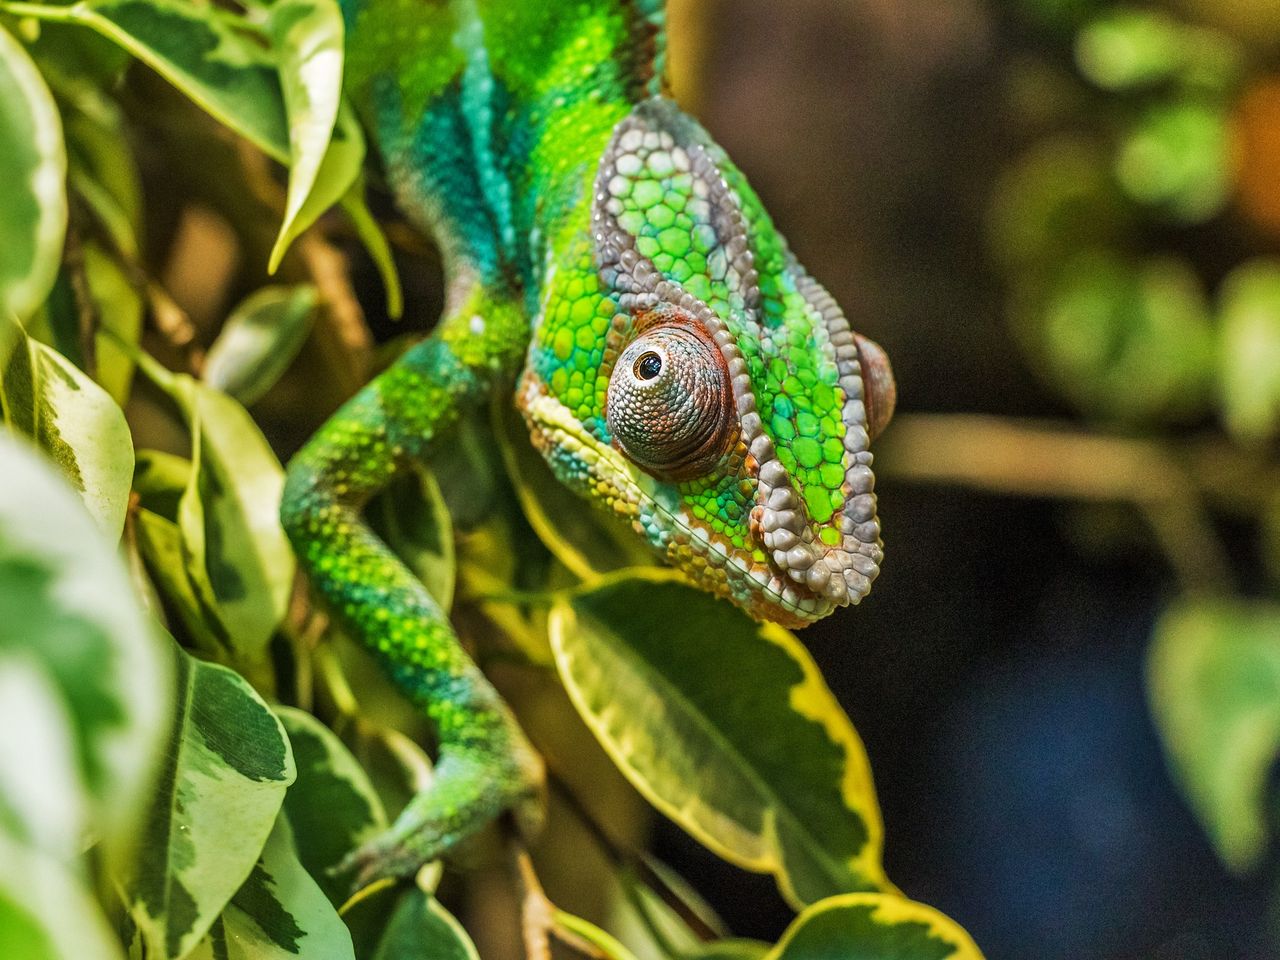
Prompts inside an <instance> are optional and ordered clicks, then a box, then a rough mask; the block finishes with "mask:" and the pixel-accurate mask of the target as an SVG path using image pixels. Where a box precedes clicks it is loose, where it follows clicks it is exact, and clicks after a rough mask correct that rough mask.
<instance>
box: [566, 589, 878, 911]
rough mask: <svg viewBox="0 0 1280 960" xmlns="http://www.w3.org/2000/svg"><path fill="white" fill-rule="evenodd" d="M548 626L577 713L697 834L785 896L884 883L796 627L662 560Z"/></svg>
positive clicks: (857, 785) (845, 727) (858, 750)
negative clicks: (773, 881) (763, 620)
mask: <svg viewBox="0 0 1280 960" xmlns="http://www.w3.org/2000/svg"><path fill="white" fill-rule="evenodd" d="M549 629H550V634H551V644H552V648H553V650H554V652H555V658H556V666H557V667H558V668H559V671H560V676H561V679H562V680H563V681H564V684H565V687H566V688H567V689H568V691H569V695H570V697H571V698H572V700H573V703H574V706H576V707H577V709H578V712H579V713H580V714H581V715H582V717H583V719H584V720H585V721H586V722H587V725H588V726H589V727H590V728H591V730H592V732H593V733H594V734H595V735H596V737H597V739H599V740H600V742H601V744H602V745H603V746H604V748H605V749H606V750H607V751H608V752H609V755H610V756H611V757H612V758H613V760H614V762H615V763H616V764H618V766H619V768H620V769H621V770H622V772H623V773H624V774H625V775H626V776H627V778H628V779H629V780H630V781H631V782H632V783H633V784H634V785H635V786H636V788H637V789H638V790H640V792H641V793H643V794H644V796H645V797H646V798H647V799H648V800H649V801H650V802H651V803H653V804H654V806H656V807H657V808H658V809H659V810H660V811H662V812H663V813H664V814H666V815H667V816H669V817H671V818H672V819H673V820H675V821H676V823H678V824H680V826H682V827H683V828H684V829H685V830H687V831H689V833H690V834H692V835H693V836H694V837H695V838H696V839H698V840H699V841H701V842H702V843H704V844H705V845H706V846H707V847H709V848H710V849H711V850H713V851H715V852H716V853H717V854H719V855H720V856H722V857H724V858H725V859H727V860H729V861H731V862H733V863H736V864H738V865H739V866H742V867H744V868H746V869H749V870H755V871H759V872H766V871H767V872H771V873H773V874H775V875H776V877H777V879H778V883H779V886H780V887H781V889H782V892H783V894H784V895H785V896H786V897H787V898H788V899H789V900H790V901H792V902H793V903H801V904H803V903H811V902H813V901H814V900H817V899H819V898H821V897H823V896H827V895H829V894H831V893H833V892H841V891H850V890H867V889H876V888H881V887H884V886H886V885H887V883H888V881H887V880H886V879H885V877H884V872H883V869H882V868H881V865H880V849H881V836H882V828H881V824H880V812H879V809H878V807H877V805H876V799H875V793H874V789H873V787H872V785H871V772H870V769H869V767H868V764H867V758H866V755H865V754H864V752H863V748H862V744H861V742H860V741H859V739H858V735H857V733H856V732H855V731H854V729H853V727H852V725H851V724H850V723H849V720H848V717H846V716H845V714H844V711H843V710H841V709H840V705H839V704H838V703H837V702H836V700H835V698H834V697H833V696H832V695H831V692H830V690H828V689H827V687H826V684H825V683H823V680H822V676H821V674H820V673H819V672H818V669H817V667H816V666H815V665H814V663H813V660H812V659H811V658H810V657H809V655H808V653H807V652H806V651H805V649H804V647H803V646H802V645H801V644H800V642H799V641H798V640H796V639H795V637H794V636H792V635H791V634H790V633H788V632H787V631H786V630H783V629H782V628H780V627H778V626H776V625H773V624H763V625H762V624H757V623H753V622H752V621H751V620H749V619H748V618H747V617H746V615H745V614H743V613H741V612H739V611H737V610H736V609H734V608H732V607H730V606H728V605H727V604H725V603H722V602H720V601H718V600H716V599H714V598H712V597H710V596H708V595H706V594H704V593H701V592H699V591H697V590H694V589H693V588H692V587H689V586H687V585H686V584H685V583H683V582H682V581H681V580H680V578H679V577H678V576H677V575H676V574H674V573H672V572H669V571H653V572H649V573H646V574H636V573H630V574H618V575H614V576H611V577H607V578H604V579H603V580H600V581H597V582H596V583H595V584H594V585H592V586H591V587H590V588H584V589H583V590H581V591H578V592H575V593H574V594H571V595H570V597H569V599H567V600H564V601H561V602H560V603H558V604H556V606H555V607H554V608H553V609H552V612H551V619H550V624H549ZM726 663H731V664H733V669H732V670H726V669H725V666H724V665H725V664H726Z"/></svg>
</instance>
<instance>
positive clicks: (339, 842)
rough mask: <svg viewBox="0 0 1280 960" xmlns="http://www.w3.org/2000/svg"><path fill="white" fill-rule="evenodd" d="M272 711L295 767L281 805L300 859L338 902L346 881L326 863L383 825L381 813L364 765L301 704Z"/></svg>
mask: <svg viewBox="0 0 1280 960" xmlns="http://www.w3.org/2000/svg"><path fill="white" fill-rule="evenodd" d="M276 716H277V717H279V718H280V722H281V723H282V724H284V729H285V732H286V733H288V735H289V743H290V744H291V745H292V747H293V758H294V763H295V764H296V765H297V768H298V779H297V780H296V781H294V784H293V786H292V787H290V788H289V792H288V793H287V794H286V795H285V799H284V809H285V813H286V815H287V816H288V818H289V825H290V826H291V827H292V828H293V834H294V837H295V838H296V839H297V841H298V853H299V856H300V858H301V860H302V865H303V866H305V867H306V868H307V871H308V872H309V873H310V874H311V876H312V877H314V878H315V881H316V883H318V884H319V885H320V888H321V889H322V890H323V891H324V893H325V895H326V896H327V897H328V898H329V900H330V902H331V903H333V905H334V906H335V907H336V906H341V905H342V903H343V902H344V901H345V900H346V899H347V896H348V895H349V894H350V892H351V889H350V883H349V881H348V880H347V879H346V878H343V877H338V876H335V875H333V874H331V873H330V872H329V871H330V869H331V868H332V867H336V866H337V865H338V863H339V862H341V861H342V859H343V857H345V856H346V855H347V854H348V853H350V852H351V851H352V850H353V849H355V848H356V847H358V846H359V845H360V844H362V843H363V842H364V841H366V840H368V839H370V838H371V837H372V836H374V835H375V834H377V833H378V832H380V831H381V830H383V829H385V828H386V826H387V815H386V813H385V812H384V811H383V809H382V801H381V800H380V799H379V798H378V794H377V793H376V792H375V791H374V789H373V785H372V784H371V783H370V782H369V777H368V775H367V774H366V773H365V772H364V768H362V767H361V766H360V764H358V763H357V762H356V759H355V757H353V756H352V755H351V752H350V751H349V750H347V748H346V747H345V746H343V744H342V741H341V740H339V739H338V737H337V735H336V734H334V733H333V732H332V731H331V730H330V729H329V728H328V727H326V726H325V725H324V724H322V723H321V722H320V721H319V720H317V719H316V718H315V717H313V716H311V715H310V714H309V713H304V712H303V711H301V710H295V709H293V708H291V707H277V708H276Z"/></svg>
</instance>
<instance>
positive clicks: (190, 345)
mask: <svg viewBox="0 0 1280 960" xmlns="http://www.w3.org/2000/svg"><path fill="white" fill-rule="evenodd" d="M143 283H144V288H145V290H146V292H147V300H148V301H149V302H150V304H151V320H152V323H153V325H154V326H155V329H156V332H157V333H158V334H160V337H161V339H163V340H164V342H165V343H167V344H168V345H169V346H170V347H172V348H173V350H174V351H175V352H177V353H178V354H179V355H180V356H181V357H182V358H183V359H184V360H185V361H186V367H187V372H188V373H190V374H191V375H192V376H193V377H199V376H200V375H201V374H202V373H203V372H204V347H202V346H200V342H199V340H198V339H197V333H198V331H197V330H196V326H195V324H194V323H192V322H191V318H190V317H188V316H187V312H186V311H185V310H183V309H182V308H181V307H180V306H178V304H177V302H175V301H174V299H173V297H171V296H169V293H168V291H166V290H165V289H164V287H162V286H160V284H159V283H157V282H156V281H154V280H152V279H150V278H149V277H146V278H145V279H144V281H143Z"/></svg>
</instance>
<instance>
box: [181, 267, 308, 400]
mask: <svg viewBox="0 0 1280 960" xmlns="http://www.w3.org/2000/svg"><path fill="white" fill-rule="evenodd" d="M317 302H318V296H317V293H316V288H315V287H313V286H312V285H311V284H307V283H304V284H299V285H297V286H294V287H284V286H271V287H263V288H262V289H261V290H258V291H256V292H254V293H252V294H250V295H249V296H248V297H247V298H246V299H245V300H243V301H242V302H241V303H240V304H239V306H237V307H236V308H235V309H234V310H232V311H231V316H229V317H228V318H227V322H226V323H225V324H223V326H222V331H221V332H220V333H219V334H218V338H217V339H216V340H214V341H213V344H212V345H211V346H210V347H209V353H208V355H207V356H206V358H205V367H204V380H205V382H206V383H208V384H209V385H210V386H212V387H214V388H216V389H218V390H221V391H222V392H223V393H227V394H230V395H231V396H232V397H234V398H235V399H237V400H239V401H240V402H241V403H243V404H244V405H245V406H249V405H250V404H253V403H255V402H256V401H257V400H258V399H260V398H261V397H262V395H263V394H265V393H266V392H267V391H268V390H270V389H271V387H272V386H274V385H275V382H276V381H277V380H279V379H280V375H281V374H282V373H284V372H285V370H287V369H288V367H289V364H291V363H292V362H293V358H294V357H296V356H297V355H298V351H299V350H300V349H302V345H303V343H305V342H306V339H307V335H308V334H309V333H310V332H311V324H312V321H313V320H314V318H315V310H316V304H317Z"/></svg>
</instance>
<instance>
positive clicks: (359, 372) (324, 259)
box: [297, 227, 373, 393]
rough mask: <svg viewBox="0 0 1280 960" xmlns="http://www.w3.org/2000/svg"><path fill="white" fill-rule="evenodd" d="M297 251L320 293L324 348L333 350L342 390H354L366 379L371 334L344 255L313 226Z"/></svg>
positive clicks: (299, 242) (371, 352) (304, 235)
mask: <svg viewBox="0 0 1280 960" xmlns="http://www.w3.org/2000/svg"><path fill="white" fill-rule="evenodd" d="M297 252H298V255H299V256H300V257H301V258H302V261H303V263H305V264H306V267H307V272H308V273H310V275H311V279H312V282H314V283H315V285H316V289H317V290H318V291H319V292H320V300H321V302H322V303H323V304H324V309H323V310H321V311H320V319H321V323H322V328H321V329H322V330H324V331H325V332H327V333H328V334H329V336H328V337H326V338H325V341H326V347H329V349H330V352H332V353H336V354H337V356H336V358H333V359H335V360H336V362H335V363H334V364H333V366H334V367H335V368H336V369H337V370H338V371H340V372H341V374H343V376H344V379H345V380H346V382H345V383H344V384H343V387H344V388H345V392H347V393H354V392H355V391H356V390H357V389H358V388H359V387H361V386H363V384H364V382H365V380H367V379H368V376H369V369H370V367H371V366H372V364H373V335H372V334H371V333H370V332H369V327H368V325H367V324H366V323H365V319H364V310H363V308H362V307H361V306H360V301H359V300H358V299H357V298H356V293H355V290H354V289H353V288H352V286H351V275H350V271H349V270H348V269H347V258H346V257H345V256H344V255H343V254H342V253H341V252H340V251H339V250H338V249H337V248H336V247H334V246H333V245H332V244H331V243H329V242H328V241H327V240H326V239H324V236H323V235H322V234H321V233H320V231H319V229H318V228H316V227H312V228H311V229H309V230H307V231H305V232H304V233H303V234H302V236H301V237H299V238H298V241H297Z"/></svg>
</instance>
